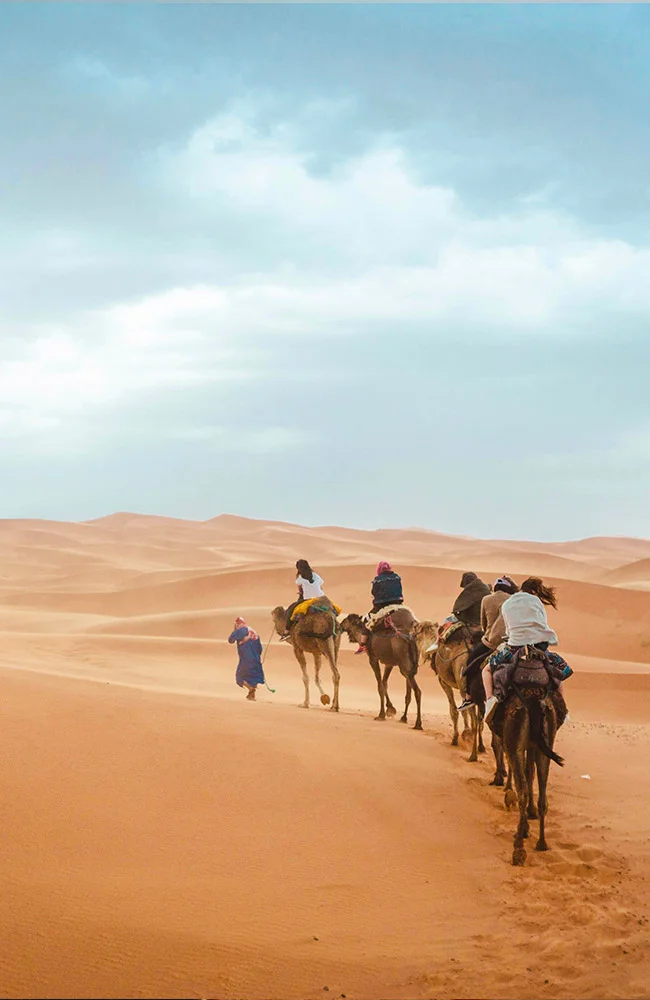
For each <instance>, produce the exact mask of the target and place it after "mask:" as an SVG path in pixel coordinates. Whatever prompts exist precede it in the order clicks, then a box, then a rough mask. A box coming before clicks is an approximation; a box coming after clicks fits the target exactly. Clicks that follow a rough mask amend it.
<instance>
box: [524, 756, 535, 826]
mask: <svg viewBox="0 0 650 1000" xmlns="http://www.w3.org/2000/svg"><path fill="white" fill-rule="evenodd" d="M536 757H537V751H536V750H534V749H533V748H532V746H531V747H529V748H528V753H527V754H526V780H527V782H528V809H527V811H526V815H527V816H528V819H537V806H536V805H535V758H536Z"/></svg>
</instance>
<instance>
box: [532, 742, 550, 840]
mask: <svg viewBox="0 0 650 1000" xmlns="http://www.w3.org/2000/svg"><path fill="white" fill-rule="evenodd" d="M536 757H537V784H538V786H539V798H538V800H537V805H538V808H539V840H538V841H537V844H536V845H535V850H536V851H548V844H547V843H546V837H545V829H544V828H545V823H546V810H547V808H548V803H547V801H546V784H547V782H548V771H549V767H550V765H551V762H550V760H549V759H548V757H547V756H546V754H543V753H540V752H539V751H537V752H536Z"/></svg>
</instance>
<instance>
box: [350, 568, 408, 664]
mask: <svg viewBox="0 0 650 1000" xmlns="http://www.w3.org/2000/svg"><path fill="white" fill-rule="evenodd" d="M371 593H372V611H371V612H370V614H374V612H375V611H380V610H381V608H387V607H389V606H390V605H391V604H403V603H404V592H403V590H402V578H401V577H400V576H399V575H398V574H397V573H394V572H393V569H392V567H391V565H390V563H387V562H386V561H385V560H382V562H380V563H379V565H378V566H377V573H376V576H375V579H374V580H373V581H372V589H371ZM365 651H366V646H365V643H360V644H359V648H358V649H357V650H356V652H355V654H354V655H355V656H358V655H359V654H360V653H365Z"/></svg>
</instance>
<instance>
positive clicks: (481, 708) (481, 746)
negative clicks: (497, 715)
mask: <svg viewBox="0 0 650 1000" xmlns="http://www.w3.org/2000/svg"><path fill="white" fill-rule="evenodd" d="M476 718H477V724H478V752H479V753H485V743H484V742H483V727H484V725H485V705H484V704H483V705H477V706H476Z"/></svg>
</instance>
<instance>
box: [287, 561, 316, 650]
mask: <svg viewBox="0 0 650 1000" xmlns="http://www.w3.org/2000/svg"><path fill="white" fill-rule="evenodd" d="M296 569H297V571H298V575H297V577H296V586H297V588H298V600H297V601H294V602H293V604H290V605H289V607H288V608H287V626H286V631H285V633H284V635H281V636H280V641H281V642H283V641H286V640H287V639H288V638H289V628H290V626H291V616H292V615H293V612H294V611H295V609H296V608H297V607H298V605H299V604H302V602H303V601H309V600H312V598H314V597H324V596H325V592H324V590H323V578H322V577H320V576H319V575H318V573H314V571H313V569H312V568H311V566H310V565H309V563H308V562H307V560H306V559H299V560H298V562H297V563H296Z"/></svg>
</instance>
